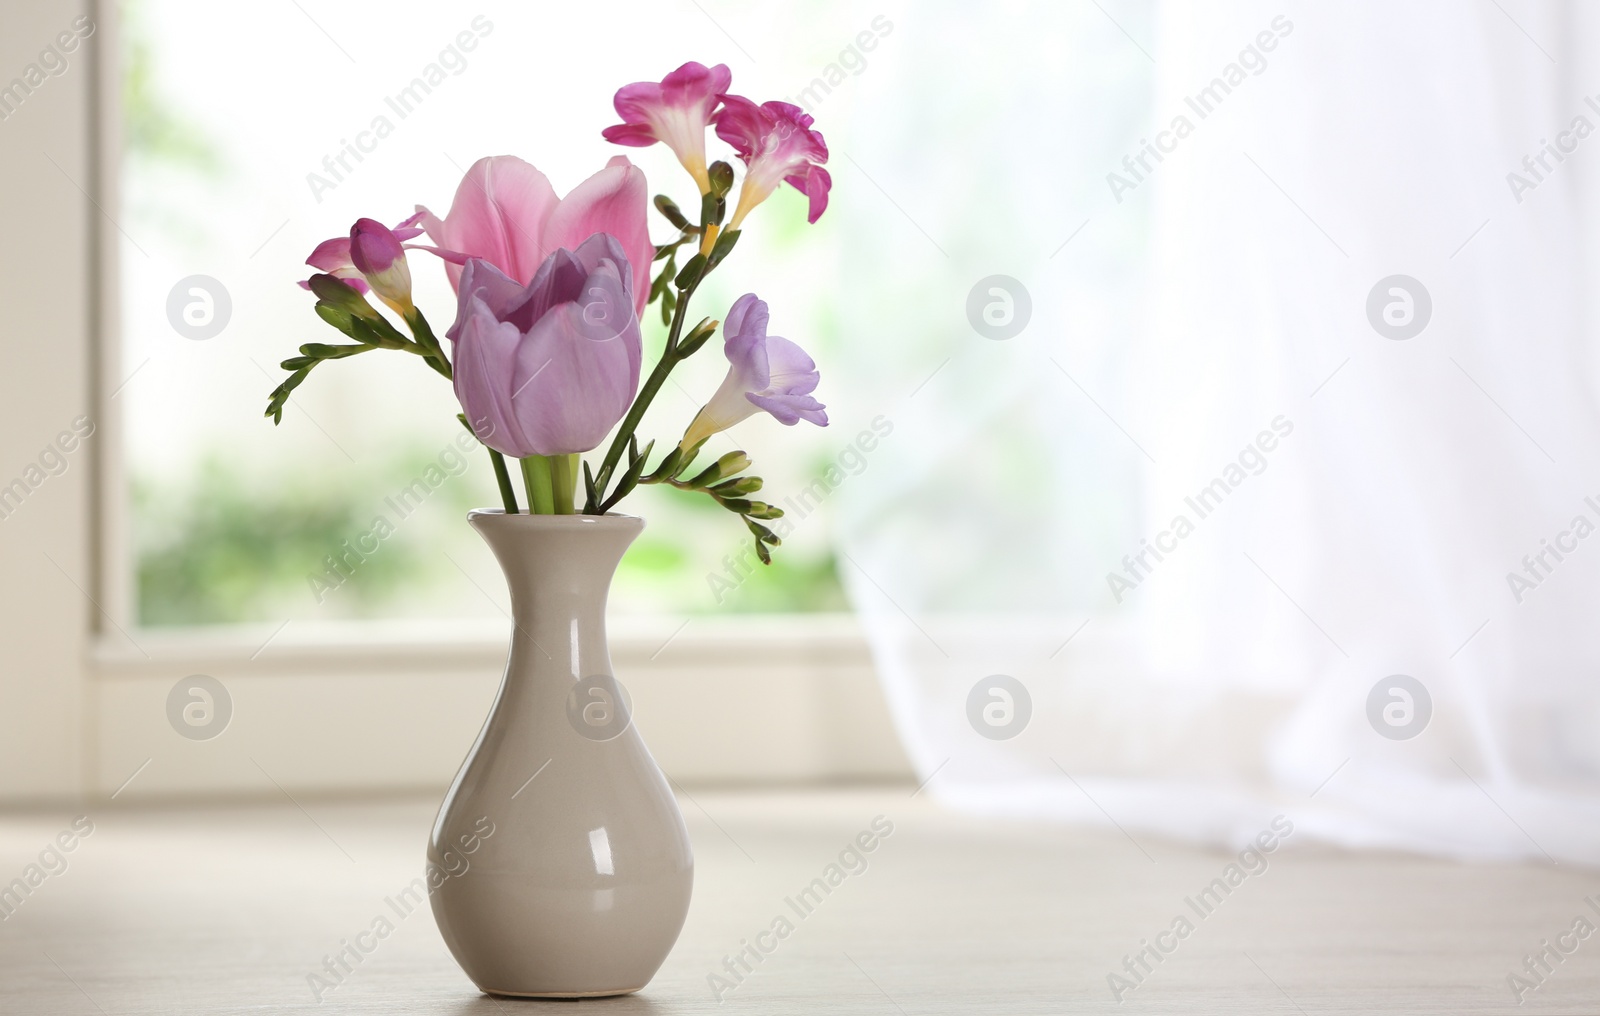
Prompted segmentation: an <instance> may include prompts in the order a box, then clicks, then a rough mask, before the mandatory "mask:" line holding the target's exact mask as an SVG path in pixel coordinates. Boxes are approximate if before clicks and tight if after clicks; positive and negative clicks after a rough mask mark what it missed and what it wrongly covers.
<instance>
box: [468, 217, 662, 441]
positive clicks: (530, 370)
mask: <svg viewBox="0 0 1600 1016" xmlns="http://www.w3.org/2000/svg"><path fill="white" fill-rule="evenodd" d="M633 286H634V282H633V267H632V265H631V264H629V261H628V255H627V253H626V252H625V251H624V250H623V248H622V244H621V243H619V242H618V240H617V238H616V237H614V236H611V235H609V234H606V233H596V234H594V235H593V236H590V237H589V238H588V239H586V240H584V241H583V242H582V243H580V244H578V245H577V249H575V250H568V249H566V248H560V249H558V250H556V251H555V252H554V253H552V254H551V255H550V256H549V257H547V258H545V259H544V261H543V262H542V263H541V264H540V265H539V266H538V268H537V270H536V271H535V272H534V273H533V278H532V280H531V281H530V282H528V283H527V284H526V285H523V284H522V283H520V282H518V281H516V280H515V279H513V278H511V277H509V276H507V275H506V274H505V273H504V272H503V271H501V270H500V269H499V268H498V267H497V266H495V265H494V264H491V263H490V262H489V261H487V260H484V259H481V258H472V259H470V260H469V261H468V262H467V263H466V266H465V267H464V268H463V269H462V272H461V282H460V287H459V293H458V308H457V314H456V322H455V324H454V325H452V326H451V328H450V330H449V331H448V332H447V333H446V334H447V335H448V336H449V338H450V339H452V340H453V343H454V347H455V355H454V357H453V358H452V359H453V362H454V365H455V389H456V398H457V399H459V400H460V402H461V408H462V409H463V410H465V411H466V416H467V419H468V420H471V421H473V430H474V431H475V432H476V433H477V435H478V439H479V440H480V441H482V442H483V443H484V444H486V445H488V446H489V447H490V448H493V449H495V450H496V451H499V452H503V453H504V454H506V455H511V456H514V457H516V458H524V457H526V456H529V455H569V454H572V453H574V452H585V451H588V450H590V449H591V448H594V447H595V446H596V445H598V444H599V443H600V442H601V441H602V440H604V439H605V436H606V434H607V433H609V432H610V430H611V428H612V427H614V426H615V425H616V423H617V421H618V420H620V419H622V415H623V414H624V413H626V412H627V411H628V406H629V405H630V404H631V403H632V402H633V396H634V393H635V392H636V391H637V390H638V387H639V365H640V361H641V359H642V356H643V350H642V347H641V343H640V338H639V318H638V314H637V312H636V311H635V310H634V292H633Z"/></svg>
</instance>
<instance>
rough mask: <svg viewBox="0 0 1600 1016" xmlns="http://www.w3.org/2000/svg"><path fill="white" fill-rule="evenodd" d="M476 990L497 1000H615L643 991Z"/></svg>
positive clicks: (481, 987) (636, 989) (619, 989)
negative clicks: (617, 997) (621, 996)
mask: <svg viewBox="0 0 1600 1016" xmlns="http://www.w3.org/2000/svg"><path fill="white" fill-rule="evenodd" d="M478 990H479V991H481V992H483V993H484V994H485V995H494V996H496V997H498V998H615V997H616V996H618V995H632V994H633V993H634V992H637V991H642V990H644V985H642V984H641V985H639V987H637V988H609V989H605V990H601V991H500V990H499V989H497V988H485V987H483V986H482V985H479V986H478Z"/></svg>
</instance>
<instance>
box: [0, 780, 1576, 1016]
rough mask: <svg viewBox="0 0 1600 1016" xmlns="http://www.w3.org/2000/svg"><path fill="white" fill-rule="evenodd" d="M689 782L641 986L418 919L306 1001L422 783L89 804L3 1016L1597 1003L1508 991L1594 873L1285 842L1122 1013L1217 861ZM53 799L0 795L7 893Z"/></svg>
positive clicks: (401, 832)
mask: <svg viewBox="0 0 1600 1016" xmlns="http://www.w3.org/2000/svg"><path fill="white" fill-rule="evenodd" d="M691 793H692V795H693V796H692V798H688V797H686V798H683V799H681V803H682V805H683V809H684V813H685V815H686V816H687V818H688V821H689V826H690V831H691V834H692V836H693V839H694V844H695V853H696V884H695V899H694V904H693V907H692V909H691V911H690V914H689V919H688V924H687V926H686V927H685V928H684V931H683V935H682V937H681V938H680V939H679V941H678V944H677V947H676V948H675V949H674V950H673V953H672V955H671V956H670V957H669V958H668V960H667V963H666V965H665V966H664V967H663V969H662V970H661V972H660V973H659V974H658V975H657V976H656V978H655V980H654V981H653V982H652V983H651V984H650V986H649V987H648V988H646V989H645V991H643V992H642V993H640V994H638V995H635V996H632V997H628V998H621V999H612V1000H600V1001H584V1002H529V1001H521V1000H511V999H491V998H488V997H485V996H482V995H480V994H478V993H477V991H476V990H474V988H473V987H472V985H471V983H470V982H468V981H467V979H466V977H465V976H463V975H462V974H461V972H460V971H459V970H458V969H457V967H456V966H455V964H454V963H453V961H452V960H451V958H450V956H449V954H448V953H447V952H446V950H445V947H444V944H443V942H442V941H441V940H440V938H439V935H438V932H437V930H436V929H435V928H434V925H433V921H432V917H431V916H430V915H429V914H428V912H427V911H426V909H422V910H419V911H418V912H417V913H415V914H413V915H412V916H410V917H408V918H406V919H404V920H402V921H399V922H398V923H397V927H396V929H395V931H394V933H393V934H392V935H391V936H390V937H389V938H388V939H386V940H384V941H383V942H381V943H380V944H379V946H378V947H377V948H376V949H375V950H374V951H373V952H372V953H371V954H370V955H368V956H367V957H366V958H365V959H364V961H363V962H362V963H361V965H360V966H358V967H356V968H355V970H354V971H353V972H352V973H351V974H350V975H349V976H348V977H347V979H346V980H345V982H344V983H343V984H341V985H339V986H338V987H336V988H334V989H333V990H331V991H328V992H326V993H325V997H324V998H323V999H322V1000H321V1001H318V1000H317V999H316V998H315V997H314V995H313V992H312V989H311V987H310V986H309V985H308V981H307V975H308V974H310V973H311V972H313V971H314V970H317V969H319V968H320V967H321V964H322V958H323V956H324V955H325V954H327V953H331V952H333V951H335V950H336V949H338V948H339V944H340V940H341V939H348V938H350V937H352V936H354V935H355V934H356V933H357V932H360V931H364V930H366V929H367V928H369V927H370V926H371V925H372V923H373V919H374V918H375V917H376V916H377V915H378V914H380V913H385V912H387V911H386V908H385V907H384V903H383V900H384V898H385V897H386V896H389V895H392V894H394V893H395V892H397V891H398V890H400V889H401V888H403V887H404V886H405V885H406V884H407V883H408V882H410V881H411V880H412V879H413V878H415V877H416V875H417V874H418V871H419V869H420V865H421V862H422V851H423V844H424V841H425V838H426V836H427V831H428V828H429V825H430V824H431V821H432V818H433V813H434V808H435V802H434V801H433V800H431V799H427V800H425V799H420V798H418V799H410V798H406V799H394V800H386V801H375V802H374V801H347V800H306V801H302V802H300V804H299V805H296V804H293V803H290V802H288V801H286V800H283V799H280V800H279V801H277V802H263V803H260V804H252V805H228V806H199V805H182V806H178V805H174V806H169V807H160V808H152V807H137V808H135V807H118V806H116V805H115V804H113V805H111V806H101V807H96V808H91V809H89V812H90V818H91V819H92V821H93V822H94V832H93V833H91V834H90V835H89V836H88V837H87V838H86V839H84V840H83V841H82V842H81V843H80V844H79V845H78V848H77V849H76V850H75V851H74V852H73V853H72V854H71V855H70V856H69V859H68V860H69V866H68V868H67V869H66V870H65V871H64V872H61V873H60V874H58V875H53V876H50V877H49V878H47V879H46V880H45V882H44V883H43V884H42V885H40V886H39V887H38V888H37V889H36V890H35V891H34V893H33V895H32V896H31V897H29V898H28V899H27V900H26V901H25V902H24V903H23V905H22V906H21V907H19V908H18V909H17V910H16V912H15V913H13V914H12V915H11V916H10V917H9V918H7V919H5V920H3V921H0V1012H3V1013H6V1014H11V1013H17V1014H27V1016H35V1014H38V1016H44V1014H55V1013H73V1014H77V1013H86V1014H91V1016H92V1014H94V1013H97V1012H99V1013H105V1014H108V1016H121V1014H143V1013H160V1014H184V1013H227V1014H233V1013H239V1014H242V1013H297V1012H318V1013H448V1014H462V1016H465V1014H498V1013H511V1012H521V1011H526V1012H535V1011H537V1012H545V1011H553V1012H560V1013H563V1014H567V1016H571V1014H573V1013H577V1012H581V1013H584V1014H607V1013H652V1014H661V1016H667V1014H678V1013H737V1012H763V1013H765V1012H772V1013H846V1012H848V1013H857V1012H859V1013H881V1014H886V1016H895V1014H896V1013H901V1014H905V1016H918V1014H936V1013H952V1014H954V1013H973V1012H994V1013H1015V1014H1026V1013H1078V1012H1084V1013H1104V1012H1113V1011H1115V1012H1128V1013H1140V1012H1172V1013H1224V1012H1227V1013H1235V1012H1247V1013H1286V1014H1292V1013H1304V1014H1324V1013H1356V1012H1394V1013H1402V1012H1404V1013H1452V1014H1456V1013H1513V1012H1516V1013H1522V1012H1533V1013H1539V1012H1550V1013H1558V1012H1559V1013H1590V1014H1592V1013H1600V934H1597V935H1595V936H1593V937H1591V938H1589V939H1588V940H1586V941H1584V942H1582V943H1581V944H1580V945H1579V947H1578V949H1577V950H1576V951H1575V952H1574V953H1573V954H1572V955H1571V956H1569V957H1567V958H1566V960H1565V961H1564V962H1563V963H1562V964H1561V965H1559V966H1557V967H1555V968H1554V970H1553V972H1552V973H1551V974H1550V975H1549V977H1548V978H1547V979H1546V980H1545V982H1544V983H1543V984H1542V985H1541V986H1540V987H1539V988H1538V989H1537V990H1534V991H1530V992H1527V993H1526V997H1525V999H1524V1002H1523V1004H1521V1005H1519V1004H1518V1003H1517V1002H1516V1000H1515V998H1514V996H1513V994H1512V991H1511V989H1510V988H1509V987H1508V985H1507V982H1506V977H1507V974H1508V973H1511V972H1512V971H1513V970H1515V971H1519V972H1520V971H1521V968H1522V962H1523V961H1522V957H1523V956H1524V955H1525V954H1527V953H1529V952H1530V951H1533V950H1536V949H1538V948H1540V946H1541V940H1545V939H1548V940H1552V941H1553V940H1554V939H1555V937H1556V936H1557V935H1558V934H1559V933H1561V932H1564V931H1566V930H1568V929H1570V928H1571V927H1572V925H1573V920H1574V918H1575V917H1576V916H1577V915H1579V914H1589V916H1590V917H1591V918H1594V920H1595V923H1596V925H1597V926H1600V915H1596V914H1594V913H1593V912H1592V911H1590V910H1589V909H1587V908H1586V907H1585V905H1584V902H1583V899H1584V897H1585V896H1592V895H1595V894H1597V893H1600V873H1597V872H1593V871H1584V870H1578V869H1569V868H1565V867H1562V868H1556V867H1550V866H1532V865H1529V866H1515V865H1466V864H1456V863H1449V862H1442V861H1434V860H1426V859H1421V858H1416V857H1409V856H1399V855H1391V854H1365V855H1356V854H1347V853H1342V852H1339V851H1334V850H1330V849H1325V848H1318V847H1315V846H1299V847H1297V848H1293V849H1290V848H1285V849H1283V850H1280V851H1278V852H1277V853H1274V854H1273V855H1271V857H1270V859H1269V860H1270V867H1269V868H1268V869H1267V870H1266V871H1265V872H1263V873H1261V874H1260V875H1258V876H1255V877H1252V878H1250V879H1248V880H1247V881H1246V882H1245V883H1244V884H1243V885H1242V886H1241V887H1239V888H1238V889H1237V890H1236V891H1235V892H1234V893H1233V895H1231V896H1230V897H1229V898H1228V899H1227V900H1226V901H1224V903H1223V904H1222V905H1221V906H1219V907H1218V908H1217V909H1216V912H1215V913H1213V914H1212V915H1211V916H1209V917H1207V918H1205V919H1203V920H1199V919H1196V920H1195V921H1194V923H1195V925H1196V927H1195V930H1194V932H1193V934H1191V935H1190V937H1189V938H1188V939H1186V940H1185V941H1183V942H1182V944H1181V945H1180V946H1179V947H1178V948H1177V949H1176V950H1175V951H1174V952H1173V953H1172V955H1171V956H1170V957H1169V958H1167V959H1166V960H1165V961H1164V962H1163V963H1162V964H1161V965H1159V966H1157V967H1155V968H1154V970H1153V972H1152V973H1151V974H1149V975H1148V976H1147V977H1146V979H1145V980H1144V982H1143V983H1142V984H1140V985H1139V986H1138V987H1137V988H1136V989H1134V990H1132V991H1129V992H1127V993H1126V997H1125V999H1124V1001H1123V1002H1122V1003H1120V1004H1118V1003H1117V1002H1116V1001H1115V999H1114V998H1113V996H1112V993H1111V990H1110V988H1109V987H1108V984H1107V979H1106V977H1107V974H1108V973H1111V972H1112V971H1114V970H1115V971H1118V972H1120V971H1121V968H1122V962H1123V956H1124V955H1125V954H1126V953H1129V952H1132V951H1135V950H1137V949H1138V948H1139V940H1140V939H1141V938H1150V937H1152V936H1153V935H1154V934H1155V933H1156V932H1158V931H1162V930H1165V929H1167V928H1169V927H1170V926H1171V924H1172V921H1173V918H1174V917H1175V916H1176V915H1178V914H1180V913H1191V914H1192V912H1191V911H1190V910H1189V909H1188V908H1187V907H1186V905H1185V903H1184V898H1185V897H1186V896H1192V895H1194V894H1195V893H1196V892H1197V891H1198V890H1199V889H1200V888H1201V887H1203V886H1204V885H1205V884H1206V883H1207V882H1209V881H1210V880H1211V879H1213V878H1216V877H1217V876H1218V875H1219V874H1221V873H1222V871H1223V869H1224V867H1225V865H1226V864H1227V863H1228V862H1229V860H1230V859H1231V858H1230V856H1229V855H1227V854H1224V853H1219V852H1212V851H1206V850H1200V849H1195V848H1191V847H1187V846H1182V845H1177V844H1173V843H1168V842H1163V841H1161V840H1158V839H1155V838H1152V837H1140V838H1139V841H1138V844H1137V845H1136V844H1135V843H1133V842H1130V840H1129V839H1128V838H1127V837H1125V836H1124V835H1123V834H1122V833H1120V832H1117V831H1116V830H1109V831H1102V830H1097V829H1076V828H1061V827H1050V826H1029V825H1023V824H1015V823H998V822H994V821H989V820H979V819H974V818H970V817H966V816H962V815H958V814H953V813H950V812H947V811H944V810H942V809H940V808H938V807H936V806H935V805H933V804H931V803H930V802H928V801H927V800H926V797H925V796H917V797H915V798H913V797H911V796H910V795H911V788H910V787H879V788H866V789H843V790H826V791H824V790H808V791H782V792H751V791H743V792H733V791H710V790H707V791H699V790H694V791H691ZM72 814H73V813H72V812H42V811H33V812H11V813H0V882H9V881H10V879H11V878H14V877H17V876H18V875H20V874H22V872H23V869H24V866H25V865H26V864H28V863H29V861H30V860H33V859H34V858H35V857H36V855H37V854H38V852H39V851H40V850H41V849H42V848H43V847H44V845H45V844H46V843H48V842H49V841H50V840H51V839H53V838H54V837H55V836H56V834H57V833H59V832H61V831H62V830H63V829H65V828H67V823H68V822H69V820H70V819H71V817H72ZM877 815H883V816H886V817H887V818H888V819H889V820H890V821H892V822H893V823H894V832H893V833H892V834H891V835H890V836H889V837H888V838H887V839H885V840H884V841H883V843H882V845H881V846H880V847H879V848H878V849H877V850H876V851H875V852H874V853H873V854H872V855H870V857H869V862H870V863H869V867H868V868H867V870H865V871H864V872H862V873H860V874H858V875H854V876H851V877H849V878H848V879H846V881H845V882H844V884H843V885H841V886H840V887H839V888H838V889H836V890H835V891H834V893H833V894H832V895H831V896H829V897H828V898H827V899H826V900H824V901H823V903H822V904H821V905H820V906H818V907H817V908H816V910H815V912H813V913H812V914H811V915H810V916H808V917H806V918H804V919H803V920H797V921H795V925H796V927H795V930H794V932H793V934H792V935H791V936H790V937H789V938H788V939H787V940H785V941H783V942H782V943H781V944H780V945H779V946H778V948H776V949H775V950H774V951H773V952H772V954H771V955H770V956H768V957H766V959H765V960H764V961H763V962H762V963H761V964H760V965H759V966H758V967H756V968H755V970H754V972H753V973H751V974H750V975H748V976H747V977H746V978H745V980H744V981H743V983H741V984H739V985H737V986H736V987H735V988H733V989H732V990H731V991H728V992H726V993H725V998H724V999H723V1000H722V1001H720V1002H719V1001H718V1000H717V999H716V998H715V997H714V996H713V992H712V989H711V988H710V987H709V986H708V981H707V977H708V975H709V974H711V973H713V972H717V971H721V970H722V966H723V957H724V955H725V954H728V953H731V952H734V951H736V950H737V949H738V948H739V947H740V943H741V939H748V938H750V937H751V936H753V935H754V933H755V932H757V931H760V930H763V929H766V928H768V927H770V926H771V924H772V922H773V919H774V917H775V916H776V915H778V914H780V913H791V912H790V911H789V910H788V908H787V906H786V905H785V903H784V898H785V897H786V896H790V895H793V894H794V893H795V892H797V891H798V890H799V889H800V888H801V887H802V886H804V885H805V884H806V883H808V882H809V881H810V880H811V879H813V878H816V877H817V876H818V875H819V874H821V873H822V870H823V868H824V866H825V865H827V864H828V863H829V862H830V861H831V860H833V859H834V858H835V856H836V855H837V854H838V853H839V851H840V850H841V849H843V847H844V846H845V845H846V843H847V841H849V840H850V839H851V838H852V837H854V836H855V834H856V833H858V832H860V831H861V830H863V829H865V828H867V827H868V825H869V823H870V822H871V821H872V819H873V818H874V816H877ZM1147 854H1148V856H1146V855H1147ZM791 917H792V913H791ZM1569 941H1571V940H1570V939H1569Z"/></svg>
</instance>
